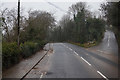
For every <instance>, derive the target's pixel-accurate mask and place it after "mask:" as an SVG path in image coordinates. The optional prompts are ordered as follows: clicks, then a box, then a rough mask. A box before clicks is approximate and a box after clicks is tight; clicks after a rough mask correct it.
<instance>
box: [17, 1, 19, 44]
mask: <svg viewBox="0 0 120 80" xmlns="http://www.w3.org/2000/svg"><path fill="white" fill-rule="evenodd" d="M17 32H18V33H17V35H18V38H17V43H18V46H19V45H20V0H18V31H17Z"/></svg>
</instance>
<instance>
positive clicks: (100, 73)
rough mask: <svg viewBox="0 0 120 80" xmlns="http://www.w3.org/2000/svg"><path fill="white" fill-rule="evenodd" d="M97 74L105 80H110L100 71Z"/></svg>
mask: <svg viewBox="0 0 120 80" xmlns="http://www.w3.org/2000/svg"><path fill="white" fill-rule="evenodd" d="M97 73H98V74H100V75H101V76H102V77H103V78H105V79H106V80H108V79H107V77H105V76H104V75H103V74H102V73H101V72H100V71H97Z"/></svg>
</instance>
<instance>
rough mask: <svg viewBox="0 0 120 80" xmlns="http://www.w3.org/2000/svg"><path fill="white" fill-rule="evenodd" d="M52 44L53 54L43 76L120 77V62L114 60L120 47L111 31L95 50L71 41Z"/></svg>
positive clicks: (106, 33)
mask: <svg viewBox="0 0 120 80" xmlns="http://www.w3.org/2000/svg"><path fill="white" fill-rule="evenodd" d="M52 46H53V54H52V55H50V56H49V57H50V58H49V60H48V61H49V65H46V66H49V67H48V69H47V71H46V74H45V75H43V74H42V75H41V77H43V78H105V79H108V78H118V63H117V61H115V60H113V59H115V58H117V55H118V50H117V49H118V47H117V43H116V39H115V36H114V33H113V32H111V31H106V32H105V36H104V39H103V41H102V43H101V44H100V45H98V46H95V47H93V48H92V49H95V50H96V51H94V52H91V51H89V50H88V49H87V50H86V49H84V48H82V47H79V46H76V45H73V44H69V43H54V44H52ZM97 51H98V52H97ZM109 56H113V57H109ZM108 57H109V58H108Z"/></svg>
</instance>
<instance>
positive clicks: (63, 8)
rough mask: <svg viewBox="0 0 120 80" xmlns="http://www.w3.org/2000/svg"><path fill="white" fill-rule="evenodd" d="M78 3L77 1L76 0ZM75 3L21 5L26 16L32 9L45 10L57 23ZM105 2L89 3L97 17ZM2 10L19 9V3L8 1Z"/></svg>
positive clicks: (31, 3) (23, 3)
mask: <svg viewBox="0 0 120 80" xmlns="http://www.w3.org/2000/svg"><path fill="white" fill-rule="evenodd" d="M76 2H77V0H76ZM76 2H75V1H69V2H68V1H66V2H65V1H62V2H48V1H47V0H45V1H41V2H36V1H34V2H31V1H30V2H22V3H21V7H22V9H24V10H25V12H24V15H26V16H27V15H28V14H27V12H28V10H30V9H32V10H43V11H47V12H50V13H53V14H54V17H55V18H56V20H57V21H59V20H60V19H61V17H62V16H63V15H65V14H66V13H67V11H68V8H69V7H70V6H71V5H72V4H75V3H76ZM102 2H103V0H102V1H100V2H99V0H97V1H96V2H94V0H93V1H92V2H87V5H88V8H89V10H90V11H92V12H94V13H95V14H96V15H97V16H98V15H99V14H100V11H99V10H98V9H99V8H100V4H101V3H102ZM0 7H1V8H14V7H16V8H17V2H14V0H13V2H7V1H5V2H4V1H3V2H2V3H1V4H0Z"/></svg>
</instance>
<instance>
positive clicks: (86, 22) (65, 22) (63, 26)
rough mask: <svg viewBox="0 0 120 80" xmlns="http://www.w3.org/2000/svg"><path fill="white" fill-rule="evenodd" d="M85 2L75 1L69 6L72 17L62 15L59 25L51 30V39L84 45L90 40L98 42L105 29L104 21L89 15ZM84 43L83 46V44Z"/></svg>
mask: <svg viewBox="0 0 120 80" xmlns="http://www.w3.org/2000/svg"><path fill="white" fill-rule="evenodd" d="M85 6H86V5H85V3H81V2H80V3H76V4H75V5H72V6H71V7H70V10H71V11H72V13H73V18H70V16H69V15H65V16H63V18H62V20H61V21H60V26H57V27H56V28H55V29H54V30H53V32H52V35H53V37H52V38H53V39H54V40H53V41H66V42H75V43H79V45H80V46H82V47H86V46H88V47H89V46H91V45H92V44H90V45H87V44H86V43H89V42H90V41H96V42H100V41H101V40H102V38H103V35H104V31H105V21H104V20H103V19H101V18H96V17H93V16H91V15H90V12H89V11H88V10H87V9H86V7H85ZM84 44H85V46H84Z"/></svg>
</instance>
